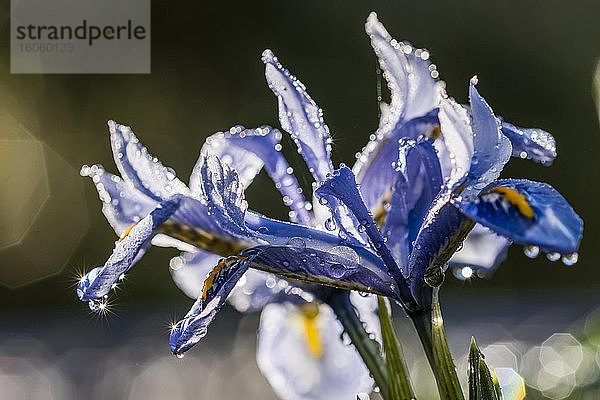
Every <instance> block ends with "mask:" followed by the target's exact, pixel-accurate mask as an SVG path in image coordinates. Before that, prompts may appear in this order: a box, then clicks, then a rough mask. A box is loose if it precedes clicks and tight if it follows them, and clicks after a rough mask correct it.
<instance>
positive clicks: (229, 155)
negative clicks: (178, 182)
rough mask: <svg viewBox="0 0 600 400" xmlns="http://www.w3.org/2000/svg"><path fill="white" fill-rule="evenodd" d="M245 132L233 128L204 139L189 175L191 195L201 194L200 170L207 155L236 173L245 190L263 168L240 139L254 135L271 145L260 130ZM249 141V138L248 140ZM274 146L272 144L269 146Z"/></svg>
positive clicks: (269, 139) (242, 129)
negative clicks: (214, 157)
mask: <svg viewBox="0 0 600 400" xmlns="http://www.w3.org/2000/svg"><path fill="white" fill-rule="evenodd" d="M247 131H248V133H246V129H245V128H244V127H243V126H234V127H232V128H231V129H229V130H228V131H226V132H218V133H215V134H213V135H211V136H209V137H208V138H206V141H205V142H204V145H203V146H202V149H201V150H200V157H199V158H198V161H197V162H196V165H194V169H193V170H192V174H191V175H190V191H191V192H192V194H194V195H201V194H202V174H201V170H202V165H203V163H204V158H205V157H207V156H208V155H214V156H217V157H219V159H221V160H222V161H223V162H224V163H225V164H228V165H229V166H230V167H232V168H233V169H235V170H236V171H238V174H239V179H240V182H241V183H242V185H243V186H244V188H247V187H248V186H249V185H250V184H251V183H252V181H253V180H254V178H255V177H256V175H257V174H258V173H259V172H260V170H261V169H262V167H263V160H262V159H261V158H260V157H259V156H258V155H256V154H255V152H253V151H252V150H249V149H247V148H245V147H244V146H243V144H244V143H243V142H242V141H240V139H242V138H243V137H245V136H247V135H252V136H255V135H256V136H257V137H258V138H260V139H265V140H264V141H265V142H267V143H268V145H271V143H270V142H271V137H270V136H267V134H263V131H262V129H260V128H259V129H257V130H250V129H249V130H247ZM242 132H244V135H243V136H242V137H240V134H241V133H242ZM268 132H269V131H267V132H265V133H268ZM249 140H250V138H248V141H249ZM277 142H278V141H277ZM274 145H275V144H274V143H273V144H272V145H271V146H274Z"/></svg>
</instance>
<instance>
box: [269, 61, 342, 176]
mask: <svg viewBox="0 0 600 400" xmlns="http://www.w3.org/2000/svg"><path fill="white" fill-rule="evenodd" d="M262 60H263V62H264V63H265V76H266V78H267V82H268V84H269V87H270V88H271V90H272V91H273V93H275V95H276V96H277V99H278V102H279V121H280V123H281V127H282V128H283V129H284V130H285V131H287V132H288V133H289V134H290V135H291V136H292V139H294V141H295V142H296V145H297V146H298V152H300V153H301V154H302V157H304V160H305V161H306V164H307V165H308V168H309V170H310V172H311V173H312V174H313V176H314V178H315V180H316V181H317V182H319V181H322V180H323V179H325V176H326V175H327V174H328V173H330V172H331V171H332V170H333V166H332V164H331V136H330V134H329V128H328V127H327V125H325V122H324V121H323V112H322V111H321V109H320V108H319V107H318V106H317V105H316V104H315V102H314V101H313V100H312V99H311V98H310V96H309V95H308V93H307V92H306V87H305V86H304V85H303V84H302V83H301V82H300V81H299V80H298V79H297V78H296V77H295V76H293V75H291V74H290V72H289V71H288V70H287V69H285V68H283V66H282V65H281V64H280V63H279V61H278V60H277V57H275V55H274V54H273V52H272V51H271V50H265V51H264V52H263V54H262Z"/></svg>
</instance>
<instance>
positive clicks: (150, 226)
mask: <svg viewBox="0 0 600 400" xmlns="http://www.w3.org/2000/svg"><path fill="white" fill-rule="evenodd" d="M180 201H181V199H180V198H179V197H175V198H173V199H170V200H166V201H163V202H162V203H160V204H159V205H158V206H157V207H156V208H155V209H154V210H153V211H152V212H151V213H150V214H148V215H147V216H146V217H144V218H143V219H142V220H141V221H140V222H138V223H137V224H136V225H135V226H133V227H132V228H131V230H130V231H129V233H128V234H127V235H126V236H125V237H123V238H122V239H121V240H119V241H118V242H117V244H116V246H115V249H114V250H113V252H112V254H111V256H110V257H109V258H108V260H107V261H106V263H105V264H104V266H102V267H101V268H100V269H99V270H95V271H94V270H92V271H94V272H93V273H88V275H87V276H85V277H84V278H82V280H81V281H80V283H79V284H78V285H77V295H78V297H79V299H80V300H82V301H88V300H93V299H98V298H101V297H102V296H104V295H105V294H107V293H108V292H109V291H110V289H111V286H112V285H113V283H116V282H117V281H118V279H119V276H120V275H121V274H123V273H125V272H126V271H127V270H128V269H129V268H131V266H132V265H133V264H134V262H135V261H136V257H137V256H138V253H139V252H140V250H141V249H142V247H143V246H144V245H149V240H148V239H149V238H150V237H151V236H152V235H153V233H154V231H155V230H156V228H158V226H159V225H161V224H162V223H163V222H165V221H166V220H167V219H168V218H169V217H170V216H171V215H172V214H173V213H174V212H175V210H176V209H177V207H178V206H179V202H180ZM90 277H93V279H89V278H90Z"/></svg>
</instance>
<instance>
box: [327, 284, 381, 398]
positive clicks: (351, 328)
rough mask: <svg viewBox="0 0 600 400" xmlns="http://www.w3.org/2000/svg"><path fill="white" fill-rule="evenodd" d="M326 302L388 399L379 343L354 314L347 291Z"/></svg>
mask: <svg viewBox="0 0 600 400" xmlns="http://www.w3.org/2000/svg"><path fill="white" fill-rule="evenodd" d="M328 303H329V305H330V306H331V308H332V309H333V311H334V312H335V314H336V316H337V318H338V320H339V321H340V322H341V324H342V325H343V327H344V331H345V332H346V334H347V335H348V337H350V340H351V341H352V344H353V345H354V347H355V348H356V350H357V351H358V354H360V356H361V357H362V359H363V361H364V363H365V365H366V366H367V368H368V369H369V372H371V375H372V376H373V379H375V383H376V384H377V386H378V387H379V390H380V393H381V396H382V397H383V398H384V399H386V400H388V399H389V397H388V393H389V387H388V375H387V369H386V364H385V361H384V360H383V358H382V356H381V351H380V348H379V344H378V343H377V342H376V341H375V340H373V339H371V338H370V337H369V333H368V332H367V331H366V330H365V327H364V326H363V323H362V321H361V320H360V318H359V317H358V315H357V314H356V311H355V310H354V306H353V305H352V303H350V298H349V297H348V293H347V292H341V293H339V294H337V295H335V296H332V297H331V298H330V299H329V301H328Z"/></svg>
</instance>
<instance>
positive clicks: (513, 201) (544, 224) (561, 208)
mask: <svg viewBox="0 0 600 400" xmlns="http://www.w3.org/2000/svg"><path fill="white" fill-rule="evenodd" d="M495 188H505V189H502V190H498V189H496V190H495V191H494V189H495ZM490 190H492V191H491V192H490ZM454 203H455V204H456V205H457V206H458V207H459V208H460V210H461V211H462V212H463V213H465V214H466V215H468V216H469V217H471V218H472V219H474V220H475V221H477V222H479V223H480V224H482V225H484V226H487V227H489V228H490V229H492V230H494V231H495V232H496V233H498V234H501V235H503V236H506V237H507V238H509V239H511V240H513V241H514V242H516V243H519V244H522V245H532V246H538V247H539V248H540V249H541V250H542V251H545V252H558V253H562V254H570V253H573V252H576V251H577V248H578V246H579V241H580V240H581V235H582V233H583V221H582V220H581V218H580V217H579V216H578V215H577V214H576V213H575V211H574V210H573V208H572V207H571V206H570V205H569V203H567V201H566V200H565V198H564V197H562V196H561V195H560V193H558V192H557V191H556V190H555V189H554V188H552V187H551V186H550V185H548V184H546V183H540V182H532V181H529V180H525V179H502V180H498V181H496V182H493V183H492V184H491V185H490V186H489V187H488V188H487V189H486V190H484V191H483V192H482V194H481V195H480V197H479V198H478V199H476V200H474V201H465V200H464V199H460V198H458V199H456V200H455V201H454ZM530 210H531V211H532V212H533V214H532V215H531V214H529V212H530Z"/></svg>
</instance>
